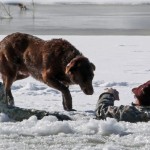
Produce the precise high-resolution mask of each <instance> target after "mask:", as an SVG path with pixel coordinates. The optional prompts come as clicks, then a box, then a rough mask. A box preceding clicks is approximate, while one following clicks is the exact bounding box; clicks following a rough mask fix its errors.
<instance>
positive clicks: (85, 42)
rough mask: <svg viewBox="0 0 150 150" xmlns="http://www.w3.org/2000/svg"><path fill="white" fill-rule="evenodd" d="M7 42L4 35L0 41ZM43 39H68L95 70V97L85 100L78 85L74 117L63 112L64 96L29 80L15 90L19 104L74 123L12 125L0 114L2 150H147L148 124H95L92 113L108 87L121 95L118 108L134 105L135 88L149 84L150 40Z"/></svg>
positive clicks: (73, 90)
mask: <svg viewBox="0 0 150 150" xmlns="http://www.w3.org/2000/svg"><path fill="white" fill-rule="evenodd" d="M3 37H5V35H1V36H0V39H2V38H3ZM39 37H40V38H43V39H45V40H46V39H51V38H65V39H67V40H68V41H70V42H71V43H72V44H73V45H74V46H75V47H76V48H78V49H79V50H80V51H81V52H82V53H83V54H84V55H85V56H87V57H88V58H89V60H90V61H92V62H93V63H94V64H95V65H96V71H95V77H94V81H93V87H94V90H95V93H94V94H93V95H91V96H87V95H84V93H83V92H82V91H81V89H80V88H79V86H78V85H73V86H71V87H70V91H71V94H72V97H73V107H74V109H76V110H77V111H76V112H66V111H64V110H63V107H62V98H61V93H60V92H59V91H56V90H54V89H52V88H50V87H48V86H47V85H45V84H43V83H41V82H39V81H36V80H34V79H33V78H31V77H29V78H27V79H25V80H20V81H17V82H15V83H14V84H13V86H12V93H13V95H14V98H15V104H16V106H19V107H24V108H35V109H39V110H46V111H50V112H51V111H52V112H53V111H60V112H62V113H64V114H66V115H69V116H70V117H72V118H73V121H63V122H60V121H58V120H57V118H55V117H52V116H49V117H45V118H43V119H42V120H37V118H36V117H35V116H32V117H31V118H29V119H28V120H24V121H22V122H12V121H11V120H10V119H9V118H8V116H7V115H5V114H3V113H1V114H0V150H6V149H7V150H20V149H22V150H30V149H31V150H32V149H35V150H41V149H43V150H49V149H55V150H67V149H72V150H79V149H82V150H91V149H92V150H99V149H103V150H120V149H123V150H124V149H135V150H136V149H141V150H144V149H149V147H150V122H148V123H140V122H139V123H132V124H131V123H128V122H117V121H116V120H114V119H107V120H106V121H105V120H100V121H98V120H95V119H94V117H95V115H94V109H95V106H96V102H97V99H98V97H99V95H100V93H101V92H102V91H103V90H104V88H106V87H113V88H116V89H117V90H118V91H119V92H120V101H118V102H116V103H115V105H120V104H130V103H131V102H132V101H133V100H134V96H133V94H132V92H131V89H132V88H133V87H135V86H138V85H139V84H141V83H143V82H146V81H147V80H149V73H150V68H149V64H150V60H149V57H150V50H149V48H150V42H149V41H150V37H149V36H39Z"/></svg>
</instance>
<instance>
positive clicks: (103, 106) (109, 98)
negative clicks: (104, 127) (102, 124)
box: [95, 89, 150, 122]
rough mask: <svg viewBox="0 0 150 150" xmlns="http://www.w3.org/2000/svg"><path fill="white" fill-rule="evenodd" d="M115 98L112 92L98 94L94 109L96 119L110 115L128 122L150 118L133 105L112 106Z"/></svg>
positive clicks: (145, 120)
mask: <svg viewBox="0 0 150 150" xmlns="http://www.w3.org/2000/svg"><path fill="white" fill-rule="evenodd" d="M111 90H113V89H111ZM115 94H116V93H115ZM118 97H119V93H118ZM115 99H116V96H115V95H114V94H113V92H109V91H108V92H104V93H102V94H101V95H100V97H99V99H98V102H97V105H96V110H95V113H96V118H97V119H106V118H107V117H110V118H115V119H116V120H117V121H128V122H138V121H144V122H147V121H149V120H150V118H149V117H148V116H147V115H146V114H145V113H144V112H141V111H139V110H138V109H137V108H136V107H134V106H128V105H126V106H124V105H121V106H119V107H117V106H114V101H115Z"/></svg>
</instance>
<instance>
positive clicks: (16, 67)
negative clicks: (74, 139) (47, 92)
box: [0, 33, 95, 110]
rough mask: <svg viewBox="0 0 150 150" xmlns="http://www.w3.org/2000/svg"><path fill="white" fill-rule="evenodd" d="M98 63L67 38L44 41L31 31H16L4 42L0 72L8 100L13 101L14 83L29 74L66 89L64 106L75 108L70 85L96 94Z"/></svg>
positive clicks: (0, 56) (11, 102)
mask: <svg viewBox="0 0 150 150" xmlns="http://www.w3.org/2000/svg"><path fill="white" fill-rule="evenodd" d="M94 70H95V66H94V65H93V64H92V63H91V62H89V60H88V59H87V58H86V57H84V56H83V55H82V54H81V53H80V52H79V51H78V50H77V49H76V48H75V47H74V46H73V45H71V44H70V43H69V42H68V41H66V40H63V39H52V40H49V41H44V40H42V39H40V38H37V37H35V36H32V35H29V34H23V33H13V34H11V35H8V36H7V37H5V38H4V39H3V40H2V41H1V42H0V72H1V74H2V80H3V84H4V87H5V92H6V103H7V104H8V105H13V104H14V100H13V96H12V93H11V86H12V84H13V82H14V81H16V80H20V79H24V78H27V77H28V76H29V75H31V76H32V77H34V78H35V79H37V80H39V81H41V82H43V83H45V84H47V85H48V86H50V87H52V88H55V89H57V90H59V91H61V92H62V96H63V107H64V109H65V110H72V97H71V94H70V92H69V88H68V86H69V85H70V84H79V86H80V87H81V89H82V90H83V92H84V93H85V94H88V95H91V94H93V87H92V80H93V76H94V74H93V71H94Z"/></svg>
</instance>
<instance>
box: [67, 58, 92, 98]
mask: <svg viewBox="0 0 150 150" xmlns="http://www.w3.org/2000/svg"><path fill="white" fill-rule="evenodd" d="M94 70H95V65H94V64H93V63H91V62H89V60H88V59H87V58H86V57H83V56H79V57H76V58H74V59H73V60H71V62H70V63H69V64H68V65H67V66H66V74H67V75H68V76H69V78H70V80H71V81H72V82H73V83H74V84H79V86H80V88H81V89H82V91H83V92H84V93H85V94H87V95H92V94H93V92H94V90H93V86H92V80H93V77H94V73H93V72H94Z"/></svg>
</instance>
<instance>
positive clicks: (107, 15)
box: [0, 5, 150, 35]
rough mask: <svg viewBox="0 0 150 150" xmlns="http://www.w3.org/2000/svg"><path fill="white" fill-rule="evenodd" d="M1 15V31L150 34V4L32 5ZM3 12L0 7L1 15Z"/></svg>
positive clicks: (72, 33)
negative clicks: (5, 16) (7, 16)
mask: <svg viewBox="0 0 150 150" xmlns="http://www.w3.org/2000/svg"><path fill="white" fill-rule="evenodd" d="M27 7H28V8H29V9H28V10H26V11H21V10H20V8H19V7H18V6H12V5H9V9H10V12H11V15H12V17H13V18H12V19H2V18H1V19H0V34H9V33H12V32H17V31H19V32H26V33H30V34H40V35H44V34H46V35H48V34H50V35H51V34H53V35H150V5H117V6H116V5H35V6H34V9H33V6H32V5H30V6H27ZM5 14H6V13H5V11H4V10H3V8H2V7H0V17H2V16H4V15H5Z"/></svg>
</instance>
